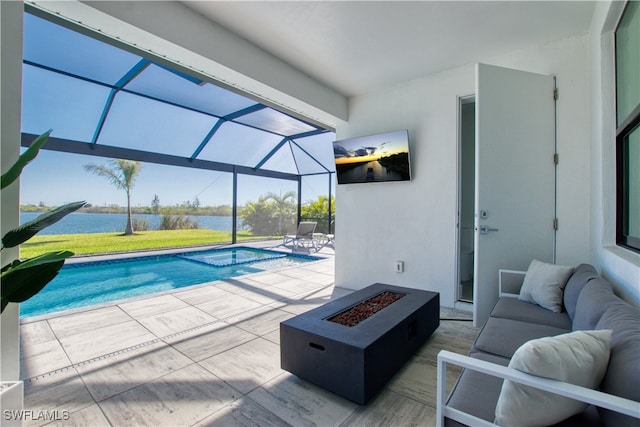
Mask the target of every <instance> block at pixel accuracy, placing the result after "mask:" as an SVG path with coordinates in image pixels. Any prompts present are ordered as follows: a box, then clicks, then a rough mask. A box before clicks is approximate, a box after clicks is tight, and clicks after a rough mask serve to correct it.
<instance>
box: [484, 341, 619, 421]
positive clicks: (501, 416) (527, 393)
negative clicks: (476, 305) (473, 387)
mask: <svg viewBox="0 0 640 427" xmlns="http://www.w3.org/2000/svg"><path fill="white" fill-rule="evenodd" d="M610 343H611V330H609V329H606V330H599V331H576V332H571V333H568V334H563V335H557V336H555V337H545V338H540V339H537V340H531V341H528V342H526V343H524V344H523V345H522V346H521V347H520V348H519V349H518V350H516V352H515V353H514V355H513V357H512V358H511V361H510V362H509V367H510V368H514V369H517V370H519V371H522V372H527V373H529V374H532V375H536V376H539V377H544V378H551V379H556V380H560V381H563V382H568V383H571V384H575V385H579V386H583V387H588V388H591V389H594V388H596V387H597V386H598V385H599V384H600V382H601V381H602V378H603V377H604V374H605V372H606V370H607V366H608V364H609V352H610V350H609V345H610ZM586 407H587V404H586V403H583V402H578V401H577V400H573V399H569V398H567V397H562V396H560V395H557V394H554V393H550V392H547V391H542V390H538V389H535V388H532V387H529V386H525V385H521V384H517V383H514V382H512V381H508V380H505V381H504V383H503V384H502V390H501V391H500V396H499V398H498V403H497V405H496V420H495V423H496V424H498V425H501V426H510V427H526V426H548V425H552V424H555V423H558V422H560V421H562V420H564V419H567V418H569V417H570V416H572V415H575V414H578V413H580V412H582V411H584V409H585V408H586Z"/></svg>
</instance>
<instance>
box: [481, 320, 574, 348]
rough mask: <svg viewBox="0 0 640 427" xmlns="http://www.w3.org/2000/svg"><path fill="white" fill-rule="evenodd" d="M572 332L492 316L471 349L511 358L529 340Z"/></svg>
mask: <svg viewBox="0 0 640 427" xmlns="http://www.w3.org/2000/svg"><path fill="white" fill-rule="evenodd" d="M567 332H570V330H567V329H563V328H556V327H554V326H547V325H536V324H534V323H526V322H520V321H518V320H511V319H501V318H498V317H490V318H489V320H487V323H485V325H484V327H483V328H482V331H481V332H480V335H478V338H477V339H476V342H475V343H474V344H473V347H472V348H471V351H482V352H485V353H491V354H494V355H497V356H502V357H508V358H511V357H512V356H513V353H515V351H516V350H517V349H518V348H520V346H521V345H522V344H524V343H525V342H527V341H530V340H533V339H536V338H542V337H550V336H554V335H560V334H564V333H567Z"/></svg>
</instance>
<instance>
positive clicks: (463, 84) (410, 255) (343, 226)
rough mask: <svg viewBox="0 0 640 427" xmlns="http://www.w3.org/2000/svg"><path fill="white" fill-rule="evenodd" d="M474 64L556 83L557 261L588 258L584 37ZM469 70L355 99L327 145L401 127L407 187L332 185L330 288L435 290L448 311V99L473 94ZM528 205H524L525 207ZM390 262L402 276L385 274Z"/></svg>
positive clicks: (453, 189) (453, 104) (451, 183)
mask: <svg viewBox="0 0 640 427" xmlns="http://www.w3.org/2000/svg"><path fill="white" fill-rule="evenodd" d="M481 62H485V63H488V64H492V65H498V66H503V67H511V68H516V69H522V70H526V71H532V72H537V73H542V74H554V75H556V76H557V78H558V86H559V88H560V98H559V100H558V138H559V154H560V167H559V171H558V180H559V183H558V193H559V196H558V197H559V204H558V213H559V220H560V230H559V231H558V254H557V262H558V263H560V264H569V265H575V264H577V263H579V262H585V261H589V249H588V248H589V217H588V215H587V213H588V212H589V190H590V188H589V185H588V182H589V125H588V123H589V73H588V71H586V70H588V66H589V60H588V37H587V36H586V35H584V36H581V37H574V38H569V39H564V40H559V41H556V42H552V43H548V44H545V45H543V46H538V47H535V48H531V49H527V50H524V51H519V52H514V53H512V54H509V55H504V56H500V57H497V58H486V59H483V60H482V61H481ZM474 84H475V76H474V66H473V65H472V64H470V65H468V66H464V67H459V68H456V69H453V70H448V71H444V72H441V73H438V74H434V75H429V76H426V77H424V78H421V79H417V80H414V81H410V82H407V83H405V84H402V85H399V86H396V87H392V88H389V89H387V90H384V91H380V92H377V93H372V94H368V95H363V96H359V97H355V98H353V99H351V100H350V103H349V122H348V124H346V125H343V126H338V128H337V138H338V139H343V138H347V137H353V136H360V135H367V134H373V133H378V132H384V131H390V130H395V129H404V128H407V129H409V136H410V139H411V147H410V148H411V156H412V167H413V181H412V182H410V183H386V184H367V185H364V184H363V185H350V186H338V189H337V191H336V199H337V202H336V203H337V204H336V209H337V220H336V284H337V285H338V286H342V287H346V288H350V289H359V288H362V287H364V286H366V285H368V284H371V283H374V282H388V283H392V284H398V285H406V286H411V287H416V288H420V289H429V290H434V291H438V292H440V299H441V303H442V305H444V306H453V305H454V283H455V265H456V262H455V256H456V255H455V249H456V242H455V239H456V228H455V219H456V211H457V170H456V166H457V156H458V154H457V98H458V97H459V96H465V95H469V94H472V93H473V92H474V90H475V89H474ZM533 208H535V206H532V209H533ZM395 260H404V261H405V268H406V269H405V273H395V272H394V269H393V266H394V261H395Z"/></svg>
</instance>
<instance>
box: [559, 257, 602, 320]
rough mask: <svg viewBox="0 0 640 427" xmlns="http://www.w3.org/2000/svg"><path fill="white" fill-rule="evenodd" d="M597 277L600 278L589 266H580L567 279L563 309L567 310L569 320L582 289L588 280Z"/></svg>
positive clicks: (572, 316) (573, 314)
mask: <svg viewBox="0 0 640 427" xmlns="http://www.w3.org/2000/svg"><path fill="white" fill-rule="evenodd" d="M598 277H600V276H599V275H598V272H597V271H596V269H595V268H593V266H592V265H591V264H580V265H579V266H577V267H576V269H575V271H574V272H573V274H572V275H571V277H570V278H569V281H568V282H567V285H566V286H565V287H564V296H563V301H564V308H565V310H567V313H568V314H569V317H570V318H571V320H573V318H574V317H575V314H576V304H577V303H578V296H579V295H580V292H581V291H582V288H583V287H584V286H585V285H586V284H587V283H588V282H589V280H591V279H597V278H598Z"/></svg>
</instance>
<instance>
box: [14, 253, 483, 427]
mask: <svg viewBox="0 0 640 427" xmlns="http://www.w3.org/2000/svg"><path fill="white" fill-rule="evenodd" d="M321 254H322V255H323V256H325V258H324V259H323V260H321V261H317V262H313V263H308V264H305V265H303V266H300V267H293V268H285V269H281V270H277V271H271V272H263V273H257V274H252V275H248V276H242V277H238V278H234V279H228V280H223V281H217V282H211V283H208V284H205V285H197V286H192V287H189V288H184V289H181V290H174V291H172V292H170V293H163V294H159V295H155V296H149V297H141V298H136V299H132V300H127V301H123V302H119V303H115V304H111V305H102V306H98V307H97V308H94V309H88V310H82V311H79V312H74V313H71V314H66V315H62V316H60V315H58V316H55V315H52V316H48V317H45V318H35V320H33V321H29V320H28V319H27V320H26V321H23V323H22V325H21V340H22V345H21V363H22V366H21V374H22V375H21V376H22V377H23V378H24V379H25V409H26V410H32V411H33V413H34V414H36V413H39V411H48V414H57V415H58V417H59V418H66V419H64V420H58V421H57V422H53V423H51V422H50V421H46V420H30V421H29V422H26V423H25V424H24V425H44V424H47V423H50V425H65V426H69V425H77V426H109V425H112V426H133V425H146V426H288V425H291V426H313V425H317V426H347V425H348V426H352V425H356V426H357V425H362V426H373V425H388V426H404V425H419V426H429V425H435V383H436V369H435V357H436V354H437V353H438V351H440V350H441V349H443V348H446V349H448V350H451V351H456V352H460V353H468V351H469V348H470V347H471V344H472V342H473V340H474V339H475V337H476V335H477V333H478V331H477V330H476V329H474V328H472V326H471V323H470V322H468V321H442V322H441V326H440V327H439V329H438V330H437V331H436V332H435V333H434V334H433V336H432V337H431V338H430V339H429V341H428V342H427V343H426V344H425V345H424V346H423V347H422V348H421V349H420V351H419V352H418V353H417V354H416V355H415V356H414V357H413V358H412V360H411V361H410V362H409V363H407V364H406V365H405V367H404V368H403V369H402V370H401V371H400V372H399V373H398V374H396V376H395V377H394V378H393V379H392V380H391V381H390V382H389V383H388V384H387V386H386V387H385V389H384V390H383V391H382V392H381V393H380V394H379V395H378V396H377V397H376V398H374V399H373V400H372V401H371V402H369V403H368V404H367V405H365V406H359V405H357V404H355V403H352V402H350V401H347V400H345V399H343V398H340V397H338V396H336V395H334V394H332V393H329V392H326V391H324V390H322V389H320V388H318V387H316V386H313V385H311V384H309V383H306V382H304V381H302V380H299V379H298V378H297V377H295V376H294V375H292V374H290V373H288V372H286V371H283V370H282V369H280V352H279V323H280V322H281V321H283V320H285V319H287V318H289V317H292V316H295V315H296V314H299V313H302V312H304V311H307V310H309V309H311V308H313V307H316V306H318V305H321V304H324V303H325V302H327V301H329V300H330V299H333V298H338V297H340V296H342V295H346V294H347V293H349V292H350V291H349V290H346V289H341V288H337V287H334V260H333V251H332V250H331V249H328V248H325V249H323V250H322V251H321ZM456 315H460V313H456V312H453V311H451V310H445V309H443V317H451V316H456ZM463 317H464V315H463ZM449 377H451V378H450V382H451V384H453V382H454V380H455V378H454V377H453V376H451V375H449ZM54 411H57V412H54Z"/></svg>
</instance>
